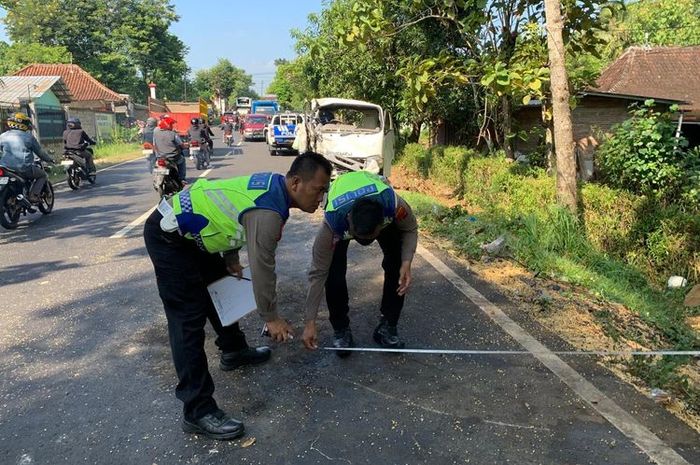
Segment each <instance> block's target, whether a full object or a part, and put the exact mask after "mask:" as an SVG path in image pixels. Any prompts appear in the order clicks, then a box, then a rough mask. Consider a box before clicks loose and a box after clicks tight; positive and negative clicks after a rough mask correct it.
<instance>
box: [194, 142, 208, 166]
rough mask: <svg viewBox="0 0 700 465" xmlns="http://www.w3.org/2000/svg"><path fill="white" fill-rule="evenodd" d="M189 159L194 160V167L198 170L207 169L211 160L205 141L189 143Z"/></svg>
mask: <svg viewBox="0 0 700 465" xmlns="http://www.w3.org/2000/svg"><path fill="white" fill-rule="evenodd" d="M190 159H194V160H195V166H196V168H197V169H198V170H203V169H204V168H205V167H208V166H209V163H210V160H211V155H210V153H209V144H207V142H206V141H204V142H202V141H198V140H193V141H190Z"/></svg>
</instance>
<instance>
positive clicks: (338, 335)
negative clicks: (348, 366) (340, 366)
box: [333, 328, 355, 358]
mask: <svg viewBox="0 0 700 465" xmlns="http://www.w3.org/2000/svg"><path fill="white" fill-rule="evenodd" d="M333 347H336V348H338V349H344V348H346V347H355V341H353V339H352V332H351V331H350V328H345V329H341V330H339V331H335V332H334V333H333ZM351 353H352V352H351V351H349V350H336V351H335V354H336V355H337V356H338V357H341V358H345V357H348V356H350V354H351Z"/></svg>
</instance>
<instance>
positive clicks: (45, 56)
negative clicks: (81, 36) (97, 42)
mask: <svg viewBox="0 0 700 465" xmlns="http://www.w3.org/2000/svg"><path fill="white" fill-rule="evenodd" d="M71 59H72V57H71V54H70V52H69V51H68V49H67V48H66V47H63V46H60V45H58V46H47V45H42V44H35V43H28V44H7V43H5V42H0V75H3V76H6V75H9V74H13V73H15V72H16V71H18V70H20V69H22V68H23V67H25V66H27V65H29V64H32V63H70V62H71Z"/></svg>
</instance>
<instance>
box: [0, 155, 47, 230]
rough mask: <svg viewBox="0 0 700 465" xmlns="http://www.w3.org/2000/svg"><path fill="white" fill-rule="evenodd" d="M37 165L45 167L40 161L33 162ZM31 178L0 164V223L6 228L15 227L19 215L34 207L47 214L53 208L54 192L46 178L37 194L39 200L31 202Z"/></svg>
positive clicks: (25, 213)
mask: <svg viewBox="0 0 700 465" xmlns="http://www.w3.org/2000/svg"><path fill="white" fill-rule="evenodd" d="M34 163H35V164H36V165H37V166H39V167H41V168H43V169H46V166H45V165H43V164H42V163H41V161H35V162H34ZM32 184H33V180H31V179H25V178H24V177H23V176H21V175H20V174H19V173H17V172H15V171H13V170H11V169H9V168H5V167H4V166H0V224H2V226H3V227H4V228H6V229H15V228H16V227H17V224H18V223H19V218H20V216H21V215H23V216H26V215H27V213H35V212H36V210H35V209H34V207H35V206H36V207H38V208H39V210H40V211H41V213H43V214H44V215H48V214H49V213H51V211H52V210H53V204H54V193H53V186H52V185H51V182H50V181H49V180H48V179H47V180H46V184H44V189H42V191H41V194H40V195H39V201H38V202H36V203H31V202H30V201H29V192H30V191H31V188H32Z"/></svg>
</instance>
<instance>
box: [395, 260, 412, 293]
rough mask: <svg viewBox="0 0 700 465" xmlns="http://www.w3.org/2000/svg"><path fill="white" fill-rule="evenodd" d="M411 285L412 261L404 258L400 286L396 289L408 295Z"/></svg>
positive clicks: (400, 273) (400, 271)
mask: <svg viewBox="0 0 700 465" xmlns="http://www.w3.org/2000/svg"><path fill="white" fill-rule="evenodd" d="M409 287H411V261H410V260H404V261H403V262H401V268H400V269H399V288H398V289H396V293H397V294H398V295H406V293H407V292H408V288H409Z"/></svg>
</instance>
